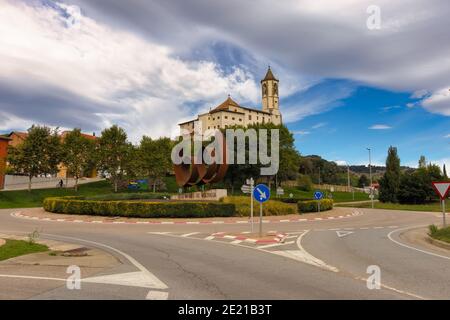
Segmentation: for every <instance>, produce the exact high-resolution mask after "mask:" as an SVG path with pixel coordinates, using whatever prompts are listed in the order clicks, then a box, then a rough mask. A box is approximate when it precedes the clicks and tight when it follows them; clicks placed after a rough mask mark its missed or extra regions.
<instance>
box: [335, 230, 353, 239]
mask: <svg viewBox="0 0 450 320" xmlns="http://www.w3.org/2000/svg"><path fill="white" fill-rule="evenodd" d="M352 233H354V232H353V231H336V234H337V236H338V237H339V238H342V237H345V236H348V235H349V234H352Z"/></svg>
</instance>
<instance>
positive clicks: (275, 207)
mask: <svg viewBox="0 0 450 320" xmlns="http://www.w3.org/2000/svg"><path fill="white" fill-rule="evenodd" d="M221 202H223V203H224V204H234V205H236V215H238V216H240V217H244V216H245V217H248V216H250V197H249V196H247V197H242V196H231V197H226V198H223V199H222V200H221ZM253 205H254V211H253V214H254V215H255V216H257V215H259V204H258V203H257V202H256V201H254V202H253ZM296 213H297V208H296V205H295V204H290V203H283V202H281V201H276V200H269V201H267V202H265V203H264V204H263V216H281V215H288V214H296Z"/></svg>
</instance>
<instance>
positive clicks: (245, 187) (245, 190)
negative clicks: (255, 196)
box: [241, 184, 252, 193]
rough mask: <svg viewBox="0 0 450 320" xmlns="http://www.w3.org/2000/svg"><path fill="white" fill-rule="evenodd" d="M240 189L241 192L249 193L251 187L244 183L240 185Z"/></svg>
mask: <svg viewBox="0 0 450 320" xmlns="http://www.w3.org/2000/svg"><path fill="white" fill-rule="evenodd" d="M241 191H242V192H243V193H250V192H252V187H251V186H248V185H246V184H243V185H242V187H241Z"/></svg>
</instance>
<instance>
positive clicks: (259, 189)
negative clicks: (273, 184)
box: [253, 184, 270, 203]
mask: <svg viewBox="0 0 450 320" xmlns="http://www.w3.org/2000/svg"><path fill="white" fill-rule="evenodd" d="M253 198H255V200H256V201H258V202H260V203H263V202H266V201H267V200H269V198H270V189H269V187H267V186H266V185H265V184H258V185H257V186H256V187H255V189H254V190H253Z"/></svg>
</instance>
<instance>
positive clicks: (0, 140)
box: [0, 136, 10, 190]
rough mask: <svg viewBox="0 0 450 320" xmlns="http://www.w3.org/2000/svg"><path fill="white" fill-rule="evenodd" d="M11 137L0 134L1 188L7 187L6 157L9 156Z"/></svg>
mask: <svg viewBox="0 0 450 320" xmlns="http://www.w3.org/2000/svg"><path fill="white" fill-rule="evenodd" d="M9 142H10V139H9V138H8V137H5V136H0V190H1V189H3V188H4V187H5V171H6V158H7V156H8V144H9Z"/></svg>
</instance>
